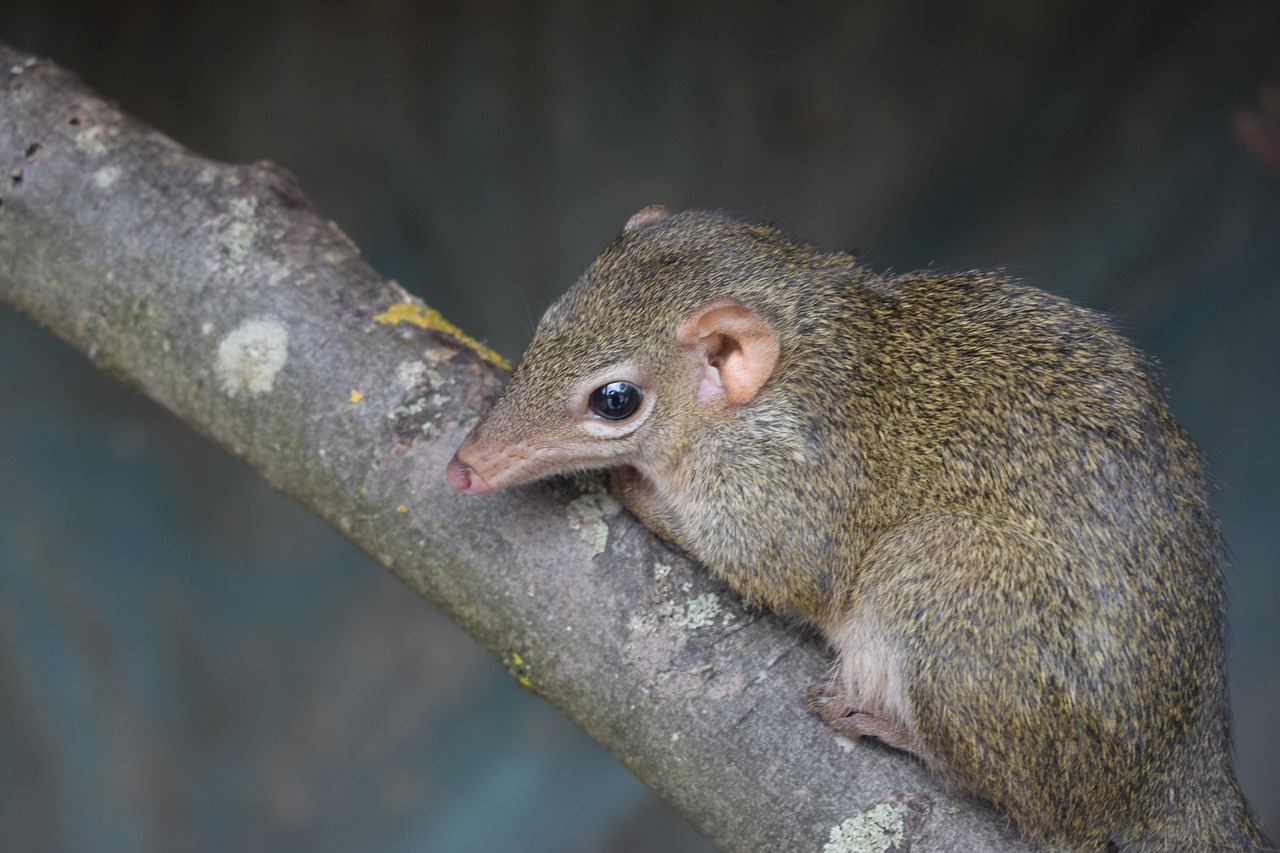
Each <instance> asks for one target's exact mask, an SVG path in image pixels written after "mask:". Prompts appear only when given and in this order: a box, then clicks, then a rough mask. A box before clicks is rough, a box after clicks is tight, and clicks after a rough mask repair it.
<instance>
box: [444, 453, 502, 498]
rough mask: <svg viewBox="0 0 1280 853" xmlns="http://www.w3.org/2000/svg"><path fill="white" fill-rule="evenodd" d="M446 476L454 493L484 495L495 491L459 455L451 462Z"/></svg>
mask: <svg viewBox="0 0 1280 853" xmlns="http://www.w3.org/2000/svg"><path fill="white" fill-rule="evenodd" d="M444 476H445V479H446V480H448V481H449V485H450V486H452V487H453V488H454V491H458V492H462V494H464V495H483V494H485V493H486V492H491V491H493V487H492V486H490V485H489V484H488V483H486V482H485V481H484V478H483V477H481V476H480V475H479V474H477V473H476V469H474V468H472V467H471V466H470V465H468V464H467V463H465V462H463V461H462V460H461V459H459V458H458V456H457V454H454V457H453V459H451V460H449V467H447V468H445V471H444Z"/></svg>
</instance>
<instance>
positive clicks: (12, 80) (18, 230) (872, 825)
mask: <svg viewBox="0 0 1280 853" xmlns="http://www.w3.org/2000/svg"><path fill="white" fill-rule="evenodd" d="M0 168H2V169H3V172H0V298H3V299H4V300H6V301H8V302H10V303H12V304H13V305H15V306H17V307H18V308H19V309H21V310H22V311H24V312H25V313H27V314H28V315H30V316H31V317H33V318H35V319H36V320H37V321H39V322H40V323H42V324H44V325H46V326H47V327H49V328H50V329H51V330H52V331H53V332H55V333H56V334H58V335H59V336H61V337H63V338H65V339H66V340H67V341H69V342H71V343H72V344H73V345H74V346H76V347H77V348H79V349H80V350H82V351H83V352H85V353H86V354H87V355H88V356H89V357H90V358H91V359H93V361H94V362H95V363H96V364H98V365H99V366H100V367H102V368H104V369H107V370H110V371H111V372H113V373H115V374H116V375H117V376H119V377H120V378H122V379H124V380H125V381H127V382H130V383H132V384H134V385H136V386H137V387H138V388H139V389H141V390H142V391H143V392H144V393H146V394H148V395H150V396H151V397H153V398H155V399H156V400H158V401H159V402H160V403H162V404H163V405H164V406H166V407H168V408H169V409H171V410H172V411H174V412H176V413H177V414H178V415H180V416H181V417H183V418H184V419H186V420H187V421H188V422H189V423H190V424H191V425H192V426H193V427H194V428H196V429H197V430H199V431H200V432H202V433H204V434H206V435H208V436H210V437H211V438H213V439H214V440H215V441H217V442H218V443H219V444H221V445H222V446H224V447H226V448H227V449H228V450H230V451H231V452H232V453H235V454H236V455H238V456H241V457H243V458H245V459H246V460H248V462H249V464H251V465H252V466H253V467H254V468H256V469H257V470H258V471H259V472H261V474H262V475H263V476H264V477H266V478H267V480H268V481H270V482H271V483H272V484H273V485H274V486H275V487H276V488H277V489H279V490H280V491H281V492H284V493H285V494H287V495H290V496H291V497H293V498H294V499H296V500H298V501H299V502H301V503H302V504H303V505H305V506H306V507H308V508H309V509H310V510H311V511H312V512H314V513H315V514H317V515H318V516H320V517H321V518H323V519H325V520H326V521H328V522H329V523H330V524H332V525H333V526H335V527H336V528H338V529H339V530H341V531H342V532H343V533H344V534H345V535H347V536H348V537H350V538H351V540H352V541H354V542H355V543H357V544H358V545H359V546H360V547H361V548H363V549H364V550H365V551H366V552H368V553H369V554H370V555H372V556H373V557H375V558H376V559H377V560H378V561H379V562H381V563H382V564H383V565H385V566H386V567H387V568H389V569H390V570H391V571H392V572H394V573H395V574H396V575H397V576H398V577H399V578H400V579H401V580H403V581H404V582H405V583H407V584H409V585H410V586H411V587H412V588H413V589H415V590H416V591H417V592H419V593H420V594H421V595H422V596H423V597H424V598H426V599H427V600H428V601H430V602H432V603H433V604H434V605H435V606H437V607H439V608H440V609H441V610H443V611H444V612H445V613H446V614H448V615H449V617H450V618H452V619H453V620H454V621H456V622H457V623H458V624H459V625H461V626H462V627H463V628H464V629H465V630H466V631H467V632H468V633H470V634H471V635H472V636H474V637H475V638H476V639H477V640H479V641H480V642H481V643H483V644H484V645H485V646H486V647H488V648H489V649H490V650H492V651H493V653H494V654H496V655H498V656H499V657H500V658H501V659H502V660H503V662H504V663H505V665H506V666H507V668H508V670H509V671H510V672H511V673H512V675H513V676H514V677H515V678H517V679H518V680H519V681H520V683H521V684H523V685H524V686H525V687H527V688H528V689H530V690H532V691H533V692H535V693H537V694H539V695H541V696H544V697H546V698H547V699H548V700H549V701H550V702H551V703H552V704H554V705H555V706H556V707H557V708H559V709H560V710H561V711H563V712H564V713H565V714H567V715H568V716H569V717H570V718H571V719H572V720H573V721H574V722H575V723H577V724H578V725H580V726H581V727H582V728H584V729H585V730H586V731H587V732H588V733H589V734H590V735H591V736H592V737H594V738H595V739H596V740H598V741H599V742H600V743H602V744H603V745H604V746H605V747H606V748H607V749H609V750H610V751H611V752H612V753H613V754H614V755H615V756H617V757H618V758H619V760H621V761H622V762H623V763H624V764H625V765H626V766H627V767H628V768H629V769H630V770H632V771H633V772H634V773H635V774H636V775H637V776H639V777H640V778H641V779H642V780H644V782H645V783H646V784H648V785H650V786H651V787H652V788H653V789H654V790H656V791H657V792H658V793H659V794H660V795H662V796H663V797H664V798H666V799H667V800H668V801H669V802H671V803H672V804H673V805H674V806H675V807H676V808H677V809H678V810H679V811H680V812H681V813H683V814H684V815H685V816H686V817H687V818H688V819H689V820H690V821H692V822H693V824H694V825H695V826H696V827H697V828H698V829H700V830H701V831H702V832H704V833H705V834H706V835H708V836H709V837H710V838H711V839H712V840H713V841H715V842H716V843H717V844H719V845H721V846H722V847H724V848H726V849H732V850H762V851H763V850H769V851H775V850H819V849H822V847H823V844H824V843H826V842H827V841H828V838H829V837H830V834H831V832H832V830H833V828H836V827H840V826H841V825H842V824H844V825H845V827H846V830H847V832H848V834H850V835H852V834H854V833H855V831H860V832H862V833H864V835H869V836H871V837H878V838H880V840H879V841H875V842H874V843H872V844H871V845H870V846H866V845H865V844H864V846H853V845H852V842H851V843H850V845H849V846H846V847H842V848H840V849H842V850H882V849H888V848H886V846H885V845H886V844H887V843H888V842H887V841H886V840H885V839H887V838H890V837H892V836H893V833H894V832H896V831H901V832H902V833H904V835H903V839H904V841H905V842H906V843H905V844H904V845H902V846H899V847H898V848H897V849H907V845H909V848H910V849H911V850H914V851H933V850H938V851H942V850H961V849H963V850H972V851H985V850H992V851H994V850H1024V849H1032V848H1030V847H1028V846H1027V845H1025V844H1022V843H1021V842H1019V841H1018V840H1017V838H1016V834H1015V833H1014V832H1013V831H1011V830H1010V829H1009V828H1008V827H1007V825H1006V821H1005V820H1004V819H1002V818H1001V817H1000V816H998V815H996V814H995V813H993V812H992V811H991V810H990V809H988V808H987V807H985V806H982V805H979V804H975V803H974V802H972V801H971V800H968V799H966V798H964V797H963V796H961V795H957V794H955V793H953V792H947V791H945V790H944V789H943V788H942V787H941V785H940V784H939V783H938V782H937V781H936V780H934V779H933V778H931V777H930V775H929V774H928V773H927V772H926V771H925V770H924V769H923V768H922V767H921V766H920V765H918V764H916V763H915V762H913V761H912V760H911V759H910V758H908V757H906V756H904V755H901V754H898V753H894V752H892V751H890V750H887V749H884V748H880V747H877V746H874V745H867V744H852V743H848V742H844V741H841V740H840V739H838V738H836V737H835V736H834V735H833V734H832V733H831V732H830V731H829V730H828V729H826V728H825V727H824V726H822V725H821V724H820V723H819V722H818V721H817V720H816V719H815V718H814V717H812V716H811V715H809V714H808V713H806V712H805V710H804V708H803V691H804V688H805V687H806V685H807V684H808V683H810V682H812V681H815V680H817V679H818V678H819V677H820V676H821V675H822V673H823V669H824V665H825V664H824V660H823V656H822V651H821V649H820V648H819V647H818V645H817V643H816V642H815V641H814V640H813V639H812V638H811V637H807V636H803V635H801V634H799V633H798V632H796V631H792V630H788V629H787V627H786V626H784V625H783V624H781V623H780V622H779V621H778V620H776V619H774V618H773V617H769V616H764V615H761V614H756V613H751V612H748V611H746V610H744V609H743V608H742V607H741V606H740V604H739V603H738V601H737V600H736V599H735V598H734V597H733V596H732V595H731V594H730V593H728V592H727V591H726V590H725V589H724V588H723V587H721V586H719V585H718V584H717V583H716V582H715V581H713V580H712V579H710V578H709V577H708V576H707V575H706V574H705V572H703V571H701V570H699V569H698V568H697V567H696V566H694V565H692V564H691V563H690V561H689V560H688V559H687V558H686V557H684V556H683V555H681V554H678V553H675V552H673V551H671V550H670V549H669V548H667V547H666V546H664V545H663V544H662V543H660V542H659V541H658V540H656V539H655V538H654V537H652V536H651V535H650V534H649V533H648V532H647V531H645V530H644V529H643V528H642V527H641V526H640V525H639V524H638V523H637V522H636V521H635V520H634V519H633V518H632V517H631V516H629V515H628V514H626V513H625V512H623V511H622V510H621V509H620V508H619V506H618V505H617V504H616V503H615V502H614V501H613V500H612V499H611V498H610V497H608V496H607V495H606V494H603V493H601V492H599V491H595V490H591V489H590V488H587V489H586V490H583V489H582V488H580V487H579V486H578V485H576V484H572V483H565V482H561V483H552V484H543V485H539V486H536V487H532V488H526V489H521V490H515V491H513V492H511V493H508V494H499V495H495V496H491V497H487V498H483V499H476V498H461V497H458V496H455V495H454V494H453V493H452V492H451V491H450V490H449V489H448V488H447V487H446V486H445V484H444V480H443V476H442V474H443V468H444V464H445V462H446V460H447V459H448V458H449V456H450V454H451V453H452V451H453V449H454V447H455V446H456V444H457V443H458V441H459V440H460V439H461V437H462V435H463V432H464V430H465V427H466V426H468V425H469V424H470V423H471V422H472V421H473V420H474V419H475V417H476V416H477V415H478V413H479V412H480V410H481V409H482V408H483V407H484V406H485V405H486V403H487V402H488V401H489V400H490V399H491V398H492V395H493V394H494V393H496V391H497V390H498V388H499V387H500V386H501V383H502V381H503V375H504V374H503V372H502V371H501V370H500V369H499V368H497V367H495V366H494V365H493V364H492V363H490V361H489V360H488V359H487V358H486V357H485V354H484V353H482V352H480V351H479V350H478V349H477V348H476V347H474V346H472V345H470V344H469V343H468V342H466V341H465V340H464V339H463V338H461V337H459V336H457V335H455V334H452V333H450V332H449V331H448V330H446V331H439V330H438V329H439V328H440V327H441V321H440V320H439V317H438V315H435V314H434V312H431V311H430V310H429V309H427V308H425V306H422V305H421V303H418V302H417V301H415V300H413V299H412V298H411V297H410V296H409V295H408V294H406V293H405V292H404V291H403V290H402V289H401V288H400V287H399V286H398V285H397V284H395V283H394V282H388V281H386V280H384V279H382V278H381V277H379V276H378V275H377V274H376V273H375V272H374V271H373V270H372V269H370V267H369V266H368V265H367V264H366V263H365V262H364V261H363V260H362V259H361V257H360V255H359V252H358V251H357V249H356V248H355V246H353V245H352V244H351V242H350V241H349V240H348V239H347V238H346V237H345V236H344V235H343V234H342V232H341V231H339V229H338V228H337V227H336V226H335V225H333V224H332V223H330V222H328V221H326V220H325V219H324V218H323V217H322V216H321V215H320V214H319V213H318V212H317V211H316V210H315V208H314V207H313V206H312V205H311V203H310V202H309V201H308V200H307V199H306V198H305V197H304V196H303V195H302V193H301V192H300V191H299V189H298V188H297V186H296V185H295V183H294V181H293V179H292V178H291V177H290V176H289V175H288V174H287V173H285V172H284V171H283V170H282V169H280V168H278V167H276V166H274V165H271V164H269V163H258V164H254V165H250V166H243V165H228V164H222V163H215V162H211V161H209V160H205V159H202V158H200V157H197V156H195V155H194V154H192V153H191V152H189V151H186V150H184V149H183V148H181V147H180V146H178V145H177V144H175V143H174V142H172V141H171V140H169V139H167V138H165V137H164V136H162V135H161V134H159V133H157V132H155V131H153V130H151V129H149V128H147V127H144V126H142V125H141V124H140V123H138V122H137V121H135V120H133V119H131V118H130V117H128V116H126V115H124V114H123V113H121V112H120V110H119V109H117V108H116V107H115V106H114V105H112V104H110V103H108V102H105V101H103V100H101V99H99V98H98V97H97V96H95V95H94V94H93V93H92V92H90V91H89V90H88V89H87V88H85V87H84V86H83V84H81V83H80V82H79V81H78V80H76V79H75V78H74V77H73V76H72V75H70V74H69V73H67V72H65V71H63V70H61V69H59V68H57V67H56V66H54V65H52V64H50V63H48V62H43V61H36V60H34V59H32V58H30V57H28V56H26V55H24V54H22V53H20V52H18V51H16V50H13V49H11V48H8V47H6V46H4V45H0ZM846 821H853V823H851V824H846V823H845V822H846ZM882 824H883V825H885V826H887V827H888V829H884V830H882V829H878V828H877V827H879V826H880V825H882ZM886 833H887V834H886ZM873 841H874V838H873Z"/></svg>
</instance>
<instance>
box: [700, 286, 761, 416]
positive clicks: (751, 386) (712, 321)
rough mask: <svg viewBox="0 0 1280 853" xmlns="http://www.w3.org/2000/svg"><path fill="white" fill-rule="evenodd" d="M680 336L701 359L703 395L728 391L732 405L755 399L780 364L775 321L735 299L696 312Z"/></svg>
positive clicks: (715, 395) (726, 400)
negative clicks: (766, 318) (773, 323)
mask: <svg viewBox="0 0 1280 853" xmlns="http://www.w3.org/2000/svg"><path fill="white" fill-rule="evenodd" d="M680 341H681V343H682V344H684V345H685V346H686V347H688V348H689V349H690V351H691V354H692V356H693V358H694V359H695V362H696V366H697V376H698V380H697V381H698V385H697V388H696V389H695V394H696V396H697V398H698V399H699V400H710V399H711V398H713V397H717V396H720V395H724V397H725V402H726V403H727V404H728V405H730V406H740V405H742V404H743V403H749V402H751V401H752V400H753V399H755V397H756V395H757V394H759V393H760V389H762V388H763V387H764V385H765V383H766V382H768V381H769V377H770V376H772V375H773V370H774V368H775V367H776V366H777V364H778V355H779V352H780V344H779V341H778V334H777V332H775V331H774V330H773V326H771V325H770V324H769V323H768V321H766V320H765V319H764V318H763V317H761V316H760V315H759V314H756V313H755V312H754V311H752V310H751V309H750V308H747V307H746V306H745V305H743V304H742V303H740V302H738V301H736V300H733V299H717V300H715V301H713V302H709V303H707V304H706V305H704V306H703V307H702V308H701V309H699V310H698V311H696V312H695V313H694V314H693V315H692V316H691V317H690V318H689V319H688V320H686V321H685V323H684V325H683V326H682V327H681V331H680Z"/></svg>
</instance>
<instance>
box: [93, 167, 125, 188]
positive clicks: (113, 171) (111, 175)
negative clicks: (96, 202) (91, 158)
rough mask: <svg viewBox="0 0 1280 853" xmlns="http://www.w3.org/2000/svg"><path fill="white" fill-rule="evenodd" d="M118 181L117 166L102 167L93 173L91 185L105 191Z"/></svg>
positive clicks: (118, 168)
mask: <svg viewBox="0 0 1280 853" xmlns="http://www.w3.org/2000/svg"><path fill="white" fill-rule="evenodd" d="M118 180H120V167H119V166H103V167H102V168H101V169H99V170H98V171H96V172H94V173H93V183H94V184H95V185H96V186H97V187H98V189H102V190H105V189H106V188H107V187H109V186H111V185H112V184H114V183H115V182H116V181H118Z"/></svg>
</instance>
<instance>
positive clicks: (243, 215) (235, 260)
mask: <svg viewBox="0 0 1280 853" xmlns="http://www.w3.org/2000/svg"><path fill="white" fill-rule="evenodd" d="M257 237H258V217H257V210H256V206H255V205H254V203H253V199H251V198H233V199H232V200H231V222H230V223H229V224H228V225H227V226H226V231H225V232H224V233H223V235H222V246H223V248H225V249H226V251H227V260H228V262H229V264H228V266H229V267H230V271H231V272H234V273H241V272H243V271H244V259H245V258H246V257H248V256H249V251H250V250H251V249H252V248H253V241H254V240H256V239H257Z"/></svg>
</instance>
